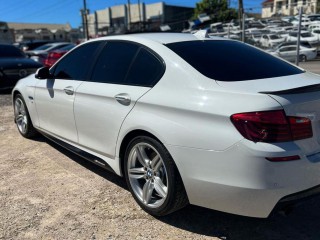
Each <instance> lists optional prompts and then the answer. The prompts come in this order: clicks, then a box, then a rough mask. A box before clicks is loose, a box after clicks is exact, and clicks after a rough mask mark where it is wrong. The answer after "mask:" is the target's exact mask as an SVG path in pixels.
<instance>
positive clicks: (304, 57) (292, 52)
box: [270, 45, 317, 62]
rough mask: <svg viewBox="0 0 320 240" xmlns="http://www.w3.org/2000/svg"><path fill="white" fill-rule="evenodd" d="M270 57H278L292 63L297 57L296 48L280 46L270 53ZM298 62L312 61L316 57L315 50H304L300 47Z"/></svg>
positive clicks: (293, 46) (294, 46)
mask: <svg viewBox="0 0 320 240" xmlns="http://www.w3.org/2000/svg"><path fill="white" fill-rule="evenodd" d="M270 53H271V54H272V55H275V56H279V57H281V58H283V59H285V60H287V61H290V62H294V61H295V60H296V56H297V46H296V45H292V46H282V47H280V48H278V49H276V50H275V51H272V52H270ZM299 56H300V57H299V61H301V62H306V61H308V60H313V59H315V58H316V57H317V49H316V48H306V47H302V46H300V49H299Z"/></svg>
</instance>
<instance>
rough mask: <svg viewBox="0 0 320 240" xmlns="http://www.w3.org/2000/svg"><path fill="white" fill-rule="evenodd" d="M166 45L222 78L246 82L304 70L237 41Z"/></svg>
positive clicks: (209, 74) (210, 75)
mask: <svg viewBox="0 0 320 240" xmlns="http://www.w3.org/2000/svg"><path fill="white" fill-rule="evenodd" d="M166 46H167V47H168V48H170V49H171V50H172V51H174V52H175V53H176V54H178V55H179V56H180V57H181V58H183V59H184V60H185V61H186V62H188V63H189V64H190V65H191V66H192V67H194V68H195V69H196V70H197V71H199V72H200V73H202V74H203V75H205V76H206V77H208V78H211V79H215V80H219V81H245V80H255V79H262V78H274V77H281V76H287V75H294V74H300V73H303V71H302V70H300V69H298V68H296V67H294V66H292V65H291V64H289V63H287V62H285V61H283V60H281V59H278V58H276V57H273V56H271V55H270V54H268V53H266V52H264V51H262V50H258V49H256V48H254V47H251V46H249V45H247V44H243V43H240V42H237V41H227V40H226V41H223V40H211V41H210V40H207V41H187V42H177V43H170V44H167V45H166Z"/></svg>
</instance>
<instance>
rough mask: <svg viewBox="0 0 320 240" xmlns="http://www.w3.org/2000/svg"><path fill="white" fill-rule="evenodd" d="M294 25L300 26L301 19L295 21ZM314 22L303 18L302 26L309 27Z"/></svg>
mask: <svg viewBox="0 0 320 240" xmlns="http://www.w3.org/2000/svg"><path fill="white" fill-rule="evenodd" d="M291 23H292V24H293V26H298V25H299V19H297V20H294V21H292V22H291ZM311 23H312V22H311V21H310V19H309V18H306V17H305V18H302V19H301V26H303V27H308V26H309V25H310V24H311Z"/></svg>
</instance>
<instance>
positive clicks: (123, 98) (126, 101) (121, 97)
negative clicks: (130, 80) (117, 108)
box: [114, 93, 131, 106]
mask: <svg viewBox="0 0 320 240" xmlns="http://www.w3.org/2000/svg"><path fill="white" fill-rule="evenodd" d="M114 98H115V99H116V100H117V101H118V103H121V104H122V105H125V106H128V105H130V103H131V98H130V96H129V94H127V93H120V94H117V95H115V96H114Z"/></svg>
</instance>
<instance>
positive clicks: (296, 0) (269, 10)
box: [262, 0, 317, 18]
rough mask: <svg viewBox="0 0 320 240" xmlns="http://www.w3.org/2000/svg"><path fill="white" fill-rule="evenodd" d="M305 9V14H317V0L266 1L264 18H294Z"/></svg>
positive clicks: (263, 4)
mask: <svg viewBox="0 0 320 240" xmlns="http://www.w3.org/2000/svg"><path fill="white" fill-rule="evenodd" d="M299 7H303V12H304V13H305V14H315V13H316V11H317V10H316V9H317V1H316V0H266V1H264V2H263V3H262V18H268V17H273V16H293V15H297V14H298V12H299Z"/></svg>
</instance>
